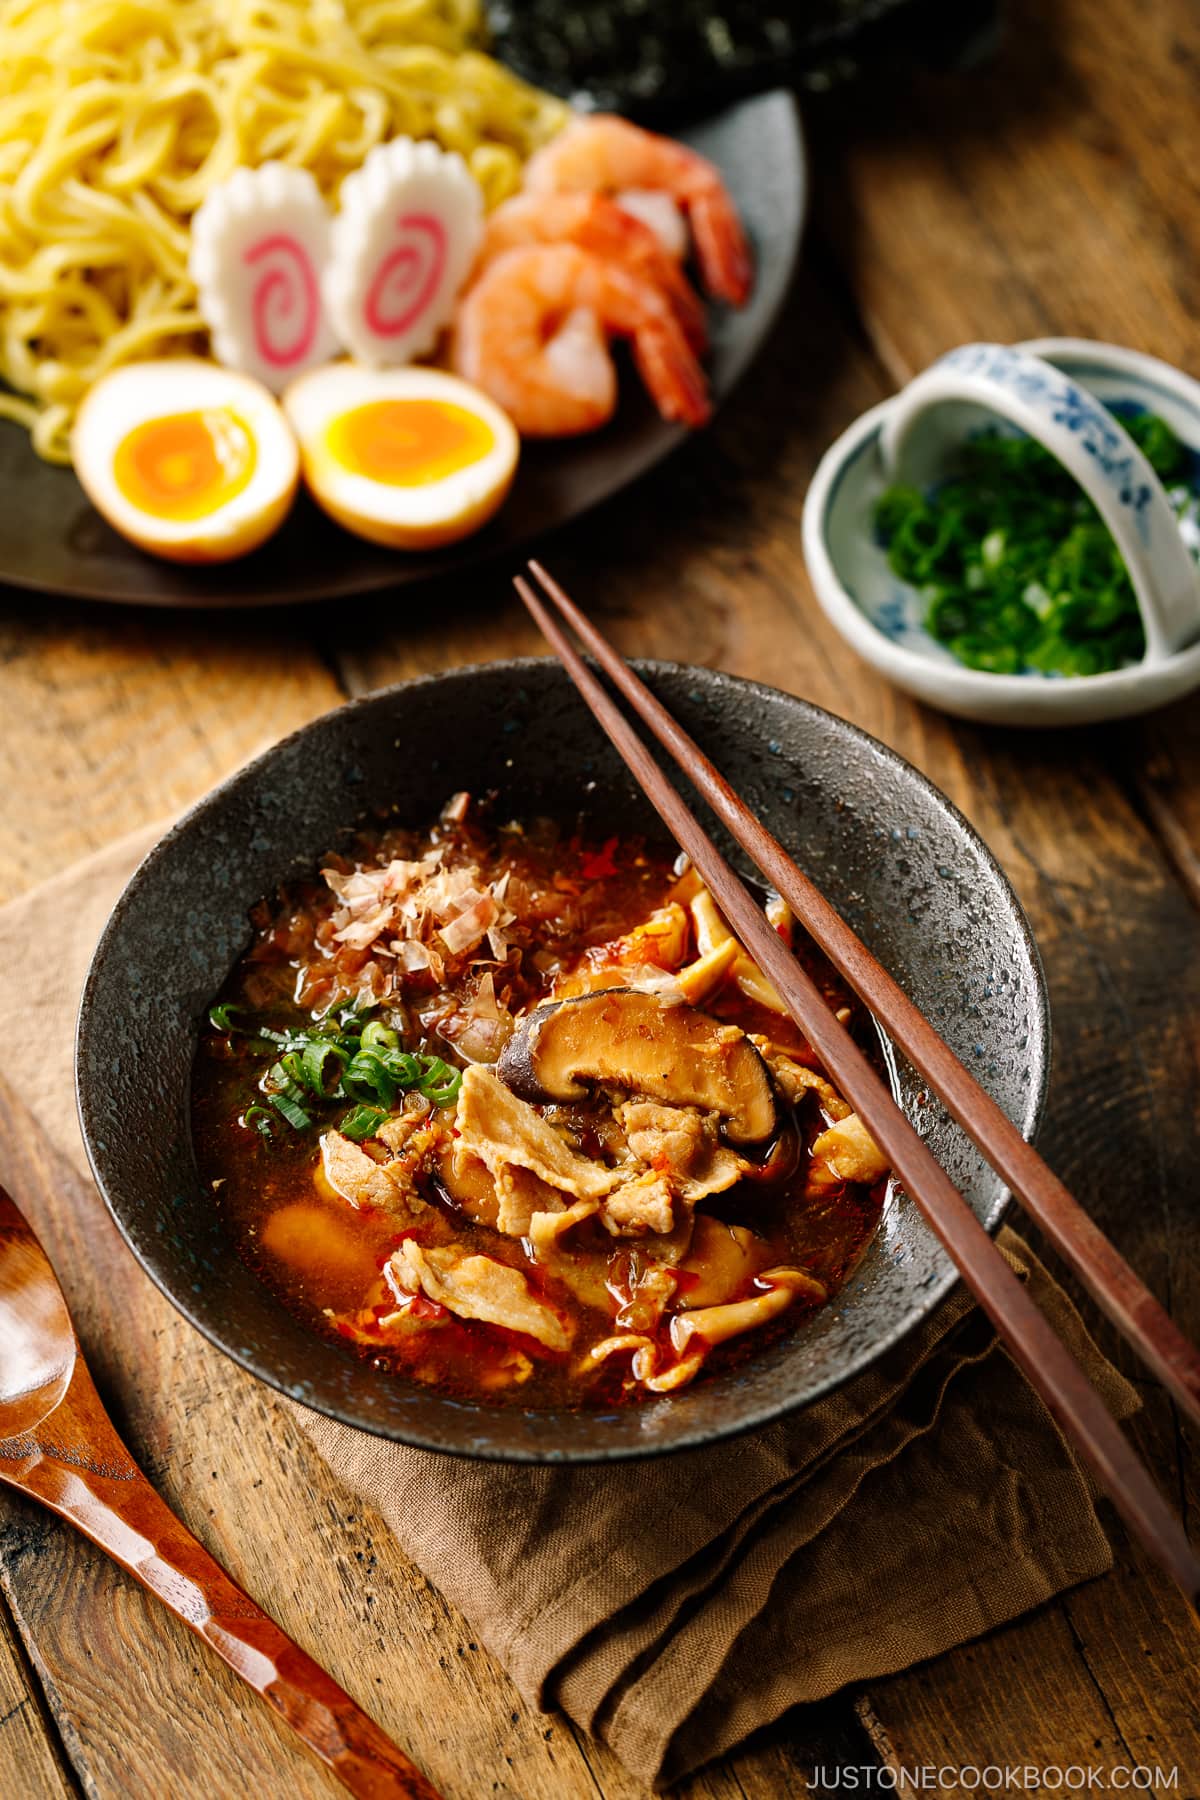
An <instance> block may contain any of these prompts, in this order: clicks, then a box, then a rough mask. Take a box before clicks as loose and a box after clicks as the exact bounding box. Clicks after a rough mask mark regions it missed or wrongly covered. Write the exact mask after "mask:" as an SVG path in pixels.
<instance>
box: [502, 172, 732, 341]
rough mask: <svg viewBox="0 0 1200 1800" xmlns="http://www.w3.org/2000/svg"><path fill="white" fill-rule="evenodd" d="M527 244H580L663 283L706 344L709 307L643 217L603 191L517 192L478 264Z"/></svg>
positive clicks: (690, 335) (690, 331)
mask: <svg viewBox="0 0 1200 1800" xmlns="http://www.w3.org/2000/svg"><path fill="white" fill-rule="evenodd" d="M527 244H578V246H579V248H580V249H581V250H591V251H593V252H594V253H595V254H596V255H597V256H606V257H609V258H610V259H611V260H612V261H613V262H617V263H620V265H621V267H622V268H624V269H628V270H629V273H630V274H631V275H638V276H641V277H643V278H644V279H645V280H647V281H652V282H654V284H655V285H656V286H657V287H660V288H662V290H663V292H664V293H665V294H666V295H667V298H668V299H669V300H670V302H671V305H672V306H673V307H674V308H675V314H676V317H677V318H678V320H679V323H680V325H681V326H682V327H683V330H684V334H685V336H686V337H687V340H688V342H689V344H691V345H692V347H693V349H696V350H703V348H704V345H705V341H706V338H707V333H706V331H705V327H704V309H703V307H702V306H701V304H700V300H699V298H698V296H697V294H696V291H695V289H694V288H693V286H692V284H691V282H690V281H689V280H688V278H687V276H686V275H685V274H684V272H683V270H682V269H681V268H680V266H679V263H678V262H677V261H676V259H675V258H674V257H673V256H670V255H668V253H667V251H666V250H664V249H663V247H662V244H661V243H660V241H659V239H658V237H657V236H656V234H655V233H654V232H653V231H651V229H650V227H649V226H648V225H644V224H643V223H642V221H641V219H635V218H634V216H633V214H632V213H628V212H625V211H623V210H622V208H621V207H620V206H618V205H616V203H615V202H614V201H612V200H609V199H607V198H606V197H605V196H604V195H603V194H514V195H513V198H512V199H511V200H506V201H505V202H504V204H503V205H502V206H498V207H497V208H496V210H495V212H494V213H492V215H491V217H490V218H489V219H488V222H487V226H486V228H485V230H484V234H483V248H482V250H481V251H480V254H479V261H478V265H477V266H478V267H481V268H482V267H483V266H484V265H485V264H486V263H489V262H491V261H493V259H494V258H495V257H497V256H500V255H502V254H503V252H504V251H505V250H516V249H522V248H524V246H525V245H527Z"/></svg>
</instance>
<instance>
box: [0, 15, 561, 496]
mask: <svg viewBox="0 0 1200 1800" xmlns="http://www.w3.org/2000/svg"><path fill="white" fill-rule="evenodd" d="M480 36H481V5H480V0H0V376H3V378H4V380H5V381H6V382H7V383H8V385H9V387H10V388H11V389H13V390H15V392H13V393H5V392H4V391H3V390H0V417H5V418H10V419H16V420H18V421H19V422H20V423H21V424H23V425H25V426H27V427H28V428H29V429H30V431H31V433H32V436H33V443H34V447H35V448H36V450H37V451H38V453H39V454H40V455H42V456H44V457H46V458H48V459H49V460H51V461H55V462H65V461H67V460H68V452H67V435H68V432H69V429H70V423H71V419H72V417H73V414H74V411H75V408H76V406H77V405H78V403H79V400H80V399H81V398H82V396H83V394H84V393H85V392H86V390H87V388H88V387H90V385H91V384H92V382H94V381H95V380H96V378H97V377H98V376H100V375H102V374H103V373H104V372H105V371H106V370H108V369H110V368H112V367H113V366H114V365H115V364H116V363H121V362H129V361H132V360H135V359H136V358H138V357H146V356H156V355H162V354H169V353H171V352H172V351H176V350H189V349H195V348H197V347H199V348H203V347H204V340H203V337H202V335H201V334H202V333H203V324H202V321H201V319H200V316H199V314H198V312H197V310H196V293H195V289H194V288H193V286H192V284H191V282H190V280H189V279H188V273H187V252H188V222H189V220H190V218H191V215H192V213H193V212H194V211H195V210H196V208H197V207H198V206H199V204H200V202H201V201H202V200H203V199H204V197H205V195H206V194H207V193H209V191H210V190H211V189H212V187H213V186H214V185H215V184H216V183H217V182H219V181H222V180H224V179H225V177H226V176H227V175H229V174H230V173H231V171H232V170H234V169H235V168H237V167H238V166H239V165H241V164H247V165H250V166H252V167H253V166H256V165H257V164H259V163H261V162H266V161H268V160H269V159H271V158H278V159H279V160H281V161H283V162H287V163H293V164H296V165H298V166H300V167H302V168H306V169H311V170H312V172H313V174H314V176H315V177H316V179H317V181H318V182H319V184H320V186H321V188H322V191H323V192H324V193H325V194H327V195H328V196H330V197H333V196H334V195H336V193H337V189H338V187H339V186H340V184H341V181H342V179H343V177H344V176H345V175H347V174H349V173H350V171H351V170H353V169H356V168H357V167H358V166H359V164H360V163H361V162H362V159H363V157H364V156H365V155H366V153H367V151H368V150H370V149H371V147H372V146H373V145H374V144H378V143H380V142H382V141H383V140H384V139H386V138H390V137H394V136H397V135H399V134H404V133H407V134H409V135H411V136H413V137H434V138H436V139H437V140H438V141H439V142H440V143H441V144H443V145H444V146H445V147H446V148H447V149H450V150H458V151H461V152H462V154H463V156H464V157H465V158H466V159H467V162H468V164H469V166H470V168H471V170H472V172H473V173H474V175H475V177H476V179H477V180H478V181H479V183H480V185H481V186H482V188H483V190H484V195H485V198H486V200H487V203H488V205H489V206H494V205H495V204H496V203H497V202H498V201H500V200H502V199H503V198H504V197H505V196H506V195H507V194H510V193H511V192H512V191H513V189H514V188H515V187H516V186H517V183H518V180H519V177H520V168H521V164H522V162H523V161H524V159H525V158H526V157H527V156H528V155H529V154H530V153H531V152H532V151H533V150H534V149H536V148H537V146H538V145H539V144H541V143H544V142H545V141H546V139H547V138H548V137H550V136H552V135H553V133H554V132H555V131H556V130H558V129H559V127H560V126H561V124H562V123H563V120H564V118H565V111H564V108H563V107H562V105H561V104H560V103H559V102H558V101H557V100H553V99H551V98H550V97H549V96H548V95H545V94H541V93H539V92H538V91H537V90H536V89H534V88H530V87H528V86H526V85H525V83H523V82H521V81H519V80H518V79H517V77H516V76H514V75H511V74H510V73H509V72H508V71H507V70H506V69H504V68H502V67H501V66H500V64H499V63H496V62H494V61H492V59H491V58H490V57H488V56H485V55H483V54H481V53H480V51H479V50H478V49H476V48H475V47H474V46H475V45H477V44H478V42H479V40H480ZM26 395H27V396H28V398H27V399H26V398H21V397H20V396H26Z"/></svg>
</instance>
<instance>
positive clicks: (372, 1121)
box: [338, 1106, 388, 1144]
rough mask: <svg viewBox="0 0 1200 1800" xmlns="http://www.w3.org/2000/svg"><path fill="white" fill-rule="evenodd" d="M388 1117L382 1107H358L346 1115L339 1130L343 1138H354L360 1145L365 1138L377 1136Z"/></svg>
mask: <svg viewBox="0 0 1200 1800" xmlns="http://www.w3.org/2000/svg"><path fill="white" fill-rule="evenodd" d="M387 1116H388V1115H387V1112H386V1110H385V1109H384V1108H383V1107H382V1106H356V1107H355V1108H354V1111H353V1112H348V1113H347V1114H346V1116H345V1118H344V1119H343V1120H342V1122H341V1124H340V1125H339V1126H338V1130H339V1131H340V1132H341V1134H342V1136H343V1137H348V1138H353V1139H354V1142H355V1143H356V1144H360V1143H361V1142H362V1140H363V1138H369V1137H374V1136H375V1133H376V1132H377V1131H378V1129H379V1127H380V1126H381V1125H382V1124H383V1121H384V1120H385V1119H386V1118H387Z"/></svg>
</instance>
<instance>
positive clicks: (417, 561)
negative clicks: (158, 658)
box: [0, 93, 807, 607]
mask: <svg viewBox="0 0 1200 1800" xmlns="http://www.w3.org/2000/svg"><path fill="white" fill-rule="evenodd" d="M680 135H681V136H683V137H685V138H686V139H687V140H688V142H689V143H693V144H694V145H695V146H696V148H697V149H699V150H702V151H703V152H704V153H705V155H706V156H710V157H711V158H712V159H713V161H714V162H715V163H716V164H717V165H718V167H719V168H720V169H721V170H722V172H723V174H724V176H725V179H726V181H727V183H728V185H729V188H730V191H731V192H732V194H733V196H734V198H735V200H736V201H737V203H738V207H739V208H740V210H741V214H742V217H743V218H744V219H745V221H746V224H747V226H748V228H749V231H750V235H751V238H752V240H753V244H754V254H755V260H756V265H757V278H756V282H755V288H754V294H753V296H752V298H751V300H750V303H749V305H747V306H745V307H743V308H742V309H741V310H740V311H738V312H730V311H728V310H727V309H723V308H713V309H710V313H711V322H712V350H711V355H710V358H709V363H708V368H709V375H710V378H711V383H712V392H713V399H714V401H715V402H716V404H718V405H720V403H721V402H722V401H723V400H724V399H726V398H727V396H728V395H729V393H730V391H731V390H732V388H733V387H734V385H735V383H736V382H737V381H738V380H739V379H740V377H741V376H742V374H743V373H744V371H745V369H746V368H747V366H748V364H749V362H750V360H751V358H752V357H753V356H754V353H755V351H756V350H757V349H758V348H759V346H760V345H761V343H762V342H763V339H764V338H765V337H766V335H767V333H768V332H769V331H770V328H771V325H772V323H773V322H774V319H775V316H776V314H777V313H778V311H779V307H780V304H781V303H782V301H783V297H784V295H785V293H786V292H787V287H788V283H789V281H790V279H791V274H792V269H793V266H794V264H795V260H796V253H797V249H798V247H799V243H800V232H801V228H802V226H803V222H804V214H805V209H806V205H807V178H806V170H805V159H804V147H803V141H802V139H801V136H800V122H799V118H798V116H797V113H796V105H795V101H794V100H793V99H792V98H791V96H790V95H789V94H784V93H774V94H767V95H765V96H764V97H763V98H761V99H758V100H747V101H744V102H743V103H741V104H740V105H738V106H735V107H732V108H730V109H729V110H728V111H727V112H723V113H722V114H720V116H719V117H717V118H713V119H710V120H708V121H706V122H705V123H704V124H703V125H699V126H697V127H695V128H694V129H692V130H689V131H685V132H682V133H681V134H680ZM621 393H622V398H621V404H620V407H619V409H618V412H617V416H616V418H615V419H614V420H613V421H612V422H611V424H610V425H608V426H607V427H606V428H605V429H604V430H603V431H600V432H597V433H595V434H594V435H593V436H591V437H586V438H579V439H577V440H575V441H574V442H572V443H570V444H561V443H559V444H545V443H543V444H538V443H530V444H526V445H525V446H524V447H523V450H522V456H521V466H520V469H519V470H518V473H517V479H516V482H515V484H514V487H513V491H512V493H511V495H510V496H509V498H508V500H507V502H506V503H505V505H504V506H503V507H502V509H501V511H500V513H499V514H498V515H497V517H496V518H495V519H494V520H493V521H492V523H491V524H490V525H488V526H486V527H485V529H484V530H483V531H481V532H479V533H478V534H477V535H476V536H475V537H472V538H468V539H466V541H465V542H464V543H463V544H461V545H458V546H453V547H451V548H449V549H446V550H440V551H423V552H420V553H410V554H404V553H400V552H397V551H388V550H385V549H381V548H380V547H379V546H378V545H377V544H368V543H366V542H364V540H363V539H362V538H357V537H353V536H352V535H351V534H350V533H349V532H347V531H343V530H342V528H341V527H340V526H339V525H335V524H334V522H333V520H332V519H330V518H328V517H327V516H326V515H325V514H324V513H323V512H321V511H320V510H319V509H318V508H317V507H316V506H314V505H313V503H312V502H311V501H310V500H309V499H308V498H307V496H302V497H301V499H300V500H299V502H298V503H297V505H296V506H295V507H294V508H293V510H292V513H291V515H290V517H289V518H288V520H287V522H286V523H285V525H284V526H283V528H282V530H281V531H278V532H276V534H275V536H274V537H273V538H271V539H270V540H269V542H268V543H266V544H264V545H263V547H262V549H261V550H257V551H255V552H254V553H253V555H251V556H246V557H242V558H241V559H240V560H239V561H236V562H230V563H222V564H219V565H217V566H216V567H213V568H196V569H189V568H185V567H183V566H182V565H176V564H172V563H166V562H160V561H158V560H157V559H156V558H154V557H150V556H146V555H144V554H143V553H142V552H141V551H140V550H137V549H135V548H134V546H133V545H132V544H129V543H127V542H126V540H125V539H124V538H123V537H121V536H120V535H119V534H118V533H117V532H115V531H113V529H112V528H111V526H109V525H107V524H106V523H105V522H104V520H103V519H102V518H101V517H100V515H99V514H98V513H97V512H96V511H95V510H94V509H93V508H92V506H91V505H90V504H89V502H88V500H87V499H86V497H85V496H84V493H83V490H82V489H81V488H80V486H79V483H78V482H77V481H76V479H75V476H74V474H73V473H72V471H71V470H70V469H60V468H54V467H52V466H51V465H49V464H48V463H44V462H42V461H41V460H40V459H39V458H38V457H36V456H35V455H34V453H33V451H32V450H31V449H30V447H29V440H28V437H27V436H26V434H25V432H24V431H23V430H21V429H20V428H19V427H18V426H16V425H11V424H4V423H2V422H0V492H2V493H3V495H4V506H3V509H2V510H0V582H10V583H12V584H13V585H14V586H17V587H27V588H39V589H42V590H44V591H48V592H51V593H55V594H73V595H76V596H77V597H78V598H80V599H85V600H113V601H120V602H125V603H133V604H138V605H143V606H204V607H215V606H283V605H286V604H287V603H288V602H289V601H297V600H330V599H336V598H338V597H341V596H344V595H347V594H361V593H367V592H370V591H373V590H376V589H380V588H389V587H399V586H407V585H409V584H411V583H414V582H420V581H428V580H430V579H431V578H433V577H435V576H437V575H439V574H444V573H446V572H448V571H450V570H452V569H460V568H463V567H465V566H466V565H467V564H469V563H474V562H478V561H480V560H482V559H484V558H487V557H491V556H495V555H497V554H499V553H500V552H502V551H505V552H513V551H515V550H516V549H517V548H518V547H519V546H521V545H523V544H528V543H530V542H531V541H532V540H533V539H534V538H536V537H538V536H540V535H541V534H542V533H543V532H546V531H549V530H551V529H552V528H553V527H554V526H556V525H562V524H564V523H565V522H566V521H567V520H568V519H573V518H575V517H576V516H577V515H578V514H579V513H582V512H586V511H587V509H588V507H591V506H595V505H596V504H597V502H598V501H600V500H604V499H607V497H608V496H609V495H610V494H613V493H615V492H616V491H617V489H618V488H623V487H625V486H627V485H628V483H629V482H631V481H636V479H637V477H638V476H639V475H642V474H644V473H645V471H646V470H647V469H649V468H650V467H652V465H653V464H654V463H656V462H660V461H661V460H662V458H663V457H664V456H666V455H667V454H668V453H669V452H670V451H671V450H673V449H675V447H676V446H677V445H678V444H679V443H680V442H681V441H682V439H683V437H684V436H685V435H686V432H685V430H684V428H683V427H682V426H679V425H668V424H666V423H664V421H663V420H662V419H660V418H659V417H658V414H657V413H656V412H655V411H654V408H653V406H652V405H651V403H650V401H649V400H648V398H647V397H646V394H645V392H644V391H643V389H642V387H641V384H640V382H638V381H636V380H635V379H632V378H630V379H626V380H624V381H622V384H621Z"/></svg>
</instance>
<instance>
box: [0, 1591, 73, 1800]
mask: <svg viewBox="0 0 1200 1800" xmlns="http://www.w3.org/2000/svg"><path fill="white" fill-rule="evenodd" d="M0 1768H2V1769H3V1770H4V1774H5V1781H6V1783H7V1788H8V1790H9V1791H11V1792H12V1793H13V1794H18V1795H20V1796H21V1800H74V1796H75V1795H76V1794H77V1793H78V1789H77V1787H76V1786H75V1783H74V1781H73V1780H72V1779H71V1776H70V1774H69V1773H68V1771H67V1768H66V1767H65V1766H64V1764H63V1761H62V1759H61V1757H60V1756H59V1754H58V1750H57V1743H56V1737H55V1735H54V1733H53V1730H52V1727H51V1726H50V1725H49V1722H48V1720H47V1718H46V1714H45V1712H44V1710H43V1699H42V1693H41V1689H40V1687H39V1685H38V1680H37V1677H36V1675H35V1674H34V1673H33V1671H32V1670H31V1669H30V1667H29V1665H28V1663H27V1662H26V1660H25V1656H24V1653H23V1651H22V1649H21V1644H20V1640H19V1638H18V1637H17V1635H16V1632H15V1629H14V1626H13V1622H12V1618H11V1616H10V1614H9V1612H8V1609H7V1607H6V1606H5V1604H4V1600H3V1598H0Z"/></svg>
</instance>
